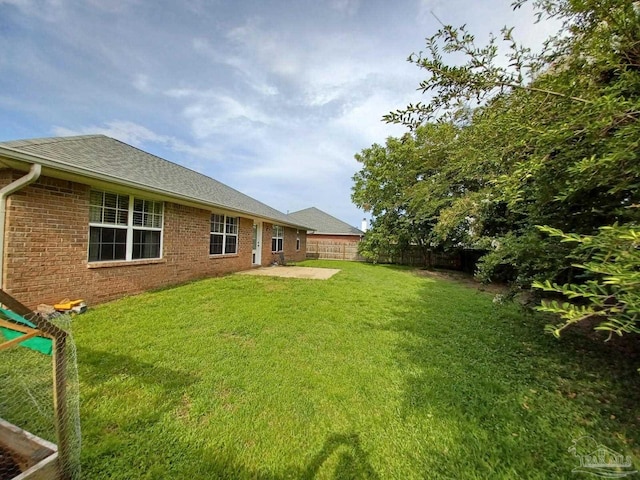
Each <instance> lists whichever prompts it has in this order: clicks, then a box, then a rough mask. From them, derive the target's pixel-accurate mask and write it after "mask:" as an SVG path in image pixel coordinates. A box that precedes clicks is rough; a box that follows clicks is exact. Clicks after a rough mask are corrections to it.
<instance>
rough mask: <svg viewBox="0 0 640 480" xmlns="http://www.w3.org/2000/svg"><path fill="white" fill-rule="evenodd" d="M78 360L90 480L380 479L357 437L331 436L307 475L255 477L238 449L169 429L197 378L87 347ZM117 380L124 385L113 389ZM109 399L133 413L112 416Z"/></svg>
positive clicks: (298, 470)
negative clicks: (84, 398) (139, 394)
mask: <svg viewBox="0 0 640 480" xmlns="http://www.w3.org/2000/svg"><path fill="white" fill-rule="evenodd" d="M78 358H79V363H80V365H81V378H82V384H83V386H84V389H85V390H86V391H85V396H88V397H90V398H88V399H87V400H88V402H87V404H86V405H84V408H83V414H84V415H87V416H88V417H90V421H87V422H86V423H85V425H86V426H87V427H88V428H87V429H86V430H85V432H84V440H83V441H84V442H85V445H84V450H83V473H84V475H88V477H87V478H95V479H99V478H109V479H116V478H122V479H125V478H127V479H128V478H146V479H162V478H191V479H209V478H234V479H236V478H238V479H244V478H246V479H261V480H279V479H285V478H290V479H291V478H295V479H306V480H312V479H314V478H318V477H319V476H321V477H322V478H334V479H369V480H377V479H378V478H379V477H378V475H377V474H376V472H375V471H374V469H373V467H372V466H371V463H370V461H369V457H368V454H367V453H366V452H365V451H364V449H363V448H362V446H361V443H360V439H359V436H358V435H357V434H332V435H329V436H328V437H327V439H326V440H325V443H324V444H323V446H322V448H321V449H320V450H319V451H318V452H317V453H316V454H315V455H313V456H312V457H311V458H310V460H309V461H308V463H307V464H306V465H305V466H304V467H292V468H291V469H288V470H285V471H284V473H282V474H281V473H280V472H270V471H268V469H265V470H261V469H255V470H253V469H251V468H248V467H247V466H245V465H244V464H243V463H242V462H241V461H239V460H238V458H237V456H236V455H235V453H234V452H235V448H236V447H235V446H233V445H228V446H227V447H220V446H218V447H211V446H210V445H208V444H207V441H208V439H207V438H202V437H201V436H198V435H197V434H195V435H192V433H193V432H187V431H185V429H184V425H183V424H179V423H173V422H171V421H167V419H168V418H174V417H175V415H176V412H177V411H179V410H180V401H181V399H182V396H181V395H180V394H179V392H185V391H187V390H188V389H189V387H190V386H191V385H193V384H194V383H196V382H197V381H198V378H197V377H196V376H194V375H193V374H190V373H188V372H184V371H178V370H173V369H171V368H165V367H158V366H156V365H154V364H150V363H146V362H142V361H140V360H137V359H135V358H133V357H131V356H127V355H119V354H114V353H110V352H104V351H99V350H93V349H89V348H85V347H79V348H78ZM119 378H124V379H125V380H124V382H125V383H122V384H120V383H116V384H115V385H112V382H113V381H114V379H119ZM137 390H140V391H145V392H147V391H148V390H151V391H153V396H152V397H151V398H146V399H144V400H140V402H138V403H141V404H136V402H132V400H131V398H130V397H129V395H133V398H134V399H135V398H136V397H135V393H136V391H137ZM109 397H113V398H116V399H117V401H118V402H122V403H124V404H126V405H127V406H128V407H129V408H128V409H124V410H123V413H122V414H121V415H117V414H114V410H112V409H110V408H105V407H104V403H105V402H106V401H108V399H109ZM131 403H133V405H130V404H131ZM194 427H195V429H196V430H195V431H197V426H194ZM124 452H127V453H124ZM131 452H135V455H131ZM327 475H329V476H327Z"/></svg>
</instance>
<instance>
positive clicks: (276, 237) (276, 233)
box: [271, 225, 284, 252]
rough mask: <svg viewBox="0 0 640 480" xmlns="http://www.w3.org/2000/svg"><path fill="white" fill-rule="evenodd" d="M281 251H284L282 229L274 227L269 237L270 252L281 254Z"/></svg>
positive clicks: (277, 226)
mask: <svg viewBox="0 0 640 480" xmlns="http://www.w3.org/2000/svg"><path fill="white" fill-rule="evenodd" d="M282 250H284V227H282V226H280V225H274V226H273V235H272V237H271V251H272V252H281V251H282Z"/></svg>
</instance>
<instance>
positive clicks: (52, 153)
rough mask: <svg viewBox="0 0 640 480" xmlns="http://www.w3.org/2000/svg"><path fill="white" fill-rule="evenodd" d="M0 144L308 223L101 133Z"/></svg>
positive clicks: (157, 188)
mask: <svg viewBox="0 0 640 480" xmlns="http://www.w3.org/2000/svg"><path fill="white" fill-rule="evenodd" d="M0 146H1V147H8V148H10V149H13V150H17V151H19V152H22V153H26V154H30V155H37V156H40V157H45V158H46V159H47V160H49V162H48V165H50V166H52V167H53V168H55V167H56V165H58V166H60V167H61V168H62V167H69V166H70V167H77V168H81V169H84V170H88V171H90V172H92V173H93V174H94V176H95V177H96V178H102V177H105V176H106V177H111V178H114V179H116V180H120V181H122V182H123V183H133V184H136V185H139V186H140V187H142V188H144V189H148V190H150V191H154V192H158V193H162V194H165V195H166V194H168V195H172V194H174V195H176V196H179V197H183V198H189V199H192V200H193V201H196V202H198V203H203V204H206V205H210V206H217V207H223V208H227V209H229V210H233V211H237V212H239V213H247V214H251V215H254V216H257V217H261V218H265V219H268V220H273V221H275V222H280V223H284V224H287V225H293V226H299V227H304V228H305V229H306V228H307V227H308V225H306V224H304V223H298V222H297V221H295V220H294V219H293V218H289V217H287V215H286V214H284V213H282V212H280V211H278V210H276V209H275V208H272V207H270V206H268V205H266V204H264V203H262V202H259V201H258V200H255V199H254V198H251V197H249V196H248V195H245V194H243V193H241V192H239V191H238V190H235V189H233V188H231V187H228V186H227V185H225V184H223V183H221V182H218V181H217V180H214V179H213V178H210V177H207V176H206V175H203V174H201V173H198V172H195V171H193V170H190V169H188V168H185V167H182V166H180V165H177V164H175V163H172V162H169V161H167V160H164V159H163V158H160V157H157V156H155V155H152V154H150V153H147V152H145V151H143V150H140V149H138V148H136V147H132V146H131V145H128V144H126V143H124V142H121V141H119V140H116V139H114V138H110V137H107V136H105V135H82V136H76V137H54V138H36V139H30V140H14V141H10V142H0Z"/></svg>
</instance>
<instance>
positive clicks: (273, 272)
mask: <svg viewBox="0 0 640 480" xmlns="http://www.w3.org/2000/svg"><path fill="white" fill-rule="evenodd" d="M339 271H340V269H338V268H316V267H284V266H282V265H278V266H276V267H261V268H254V269H253V270H245V271H244V272H238V275H260V276H266V277H286V278H308V279H311V280H327V279H328V278H331V277H333V276H334V275H335V274H336V273H338V272H339Z"/></svg>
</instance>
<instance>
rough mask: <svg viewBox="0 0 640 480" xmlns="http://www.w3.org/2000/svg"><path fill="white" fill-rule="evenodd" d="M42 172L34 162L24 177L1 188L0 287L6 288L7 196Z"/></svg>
mask: <svg viewBox="0 0 640 480" xmlns="http://www.w3.org/2000/svg"><path fill="white" fill-rule="evenodd" d="M41 172H42V165H40V164H39V163H34V164H33V165H31V168H30V169H29V173H27V174H26V175H25V176H24V177H20V178H19V179H17V180H14V181H13V182H11V183H10V184H9V185H7V186H5V187H2V188H0V289H2V290H4V230H5V220H6V217H7V198H8V197H9V195H11V194H13V193H15V192H17V191H18V190H20V189H21V188H23V187H26V186H27V185H30V184H32V183H33V182H35V181H36V180H38V178H40V173H41Z"/></svg>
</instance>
